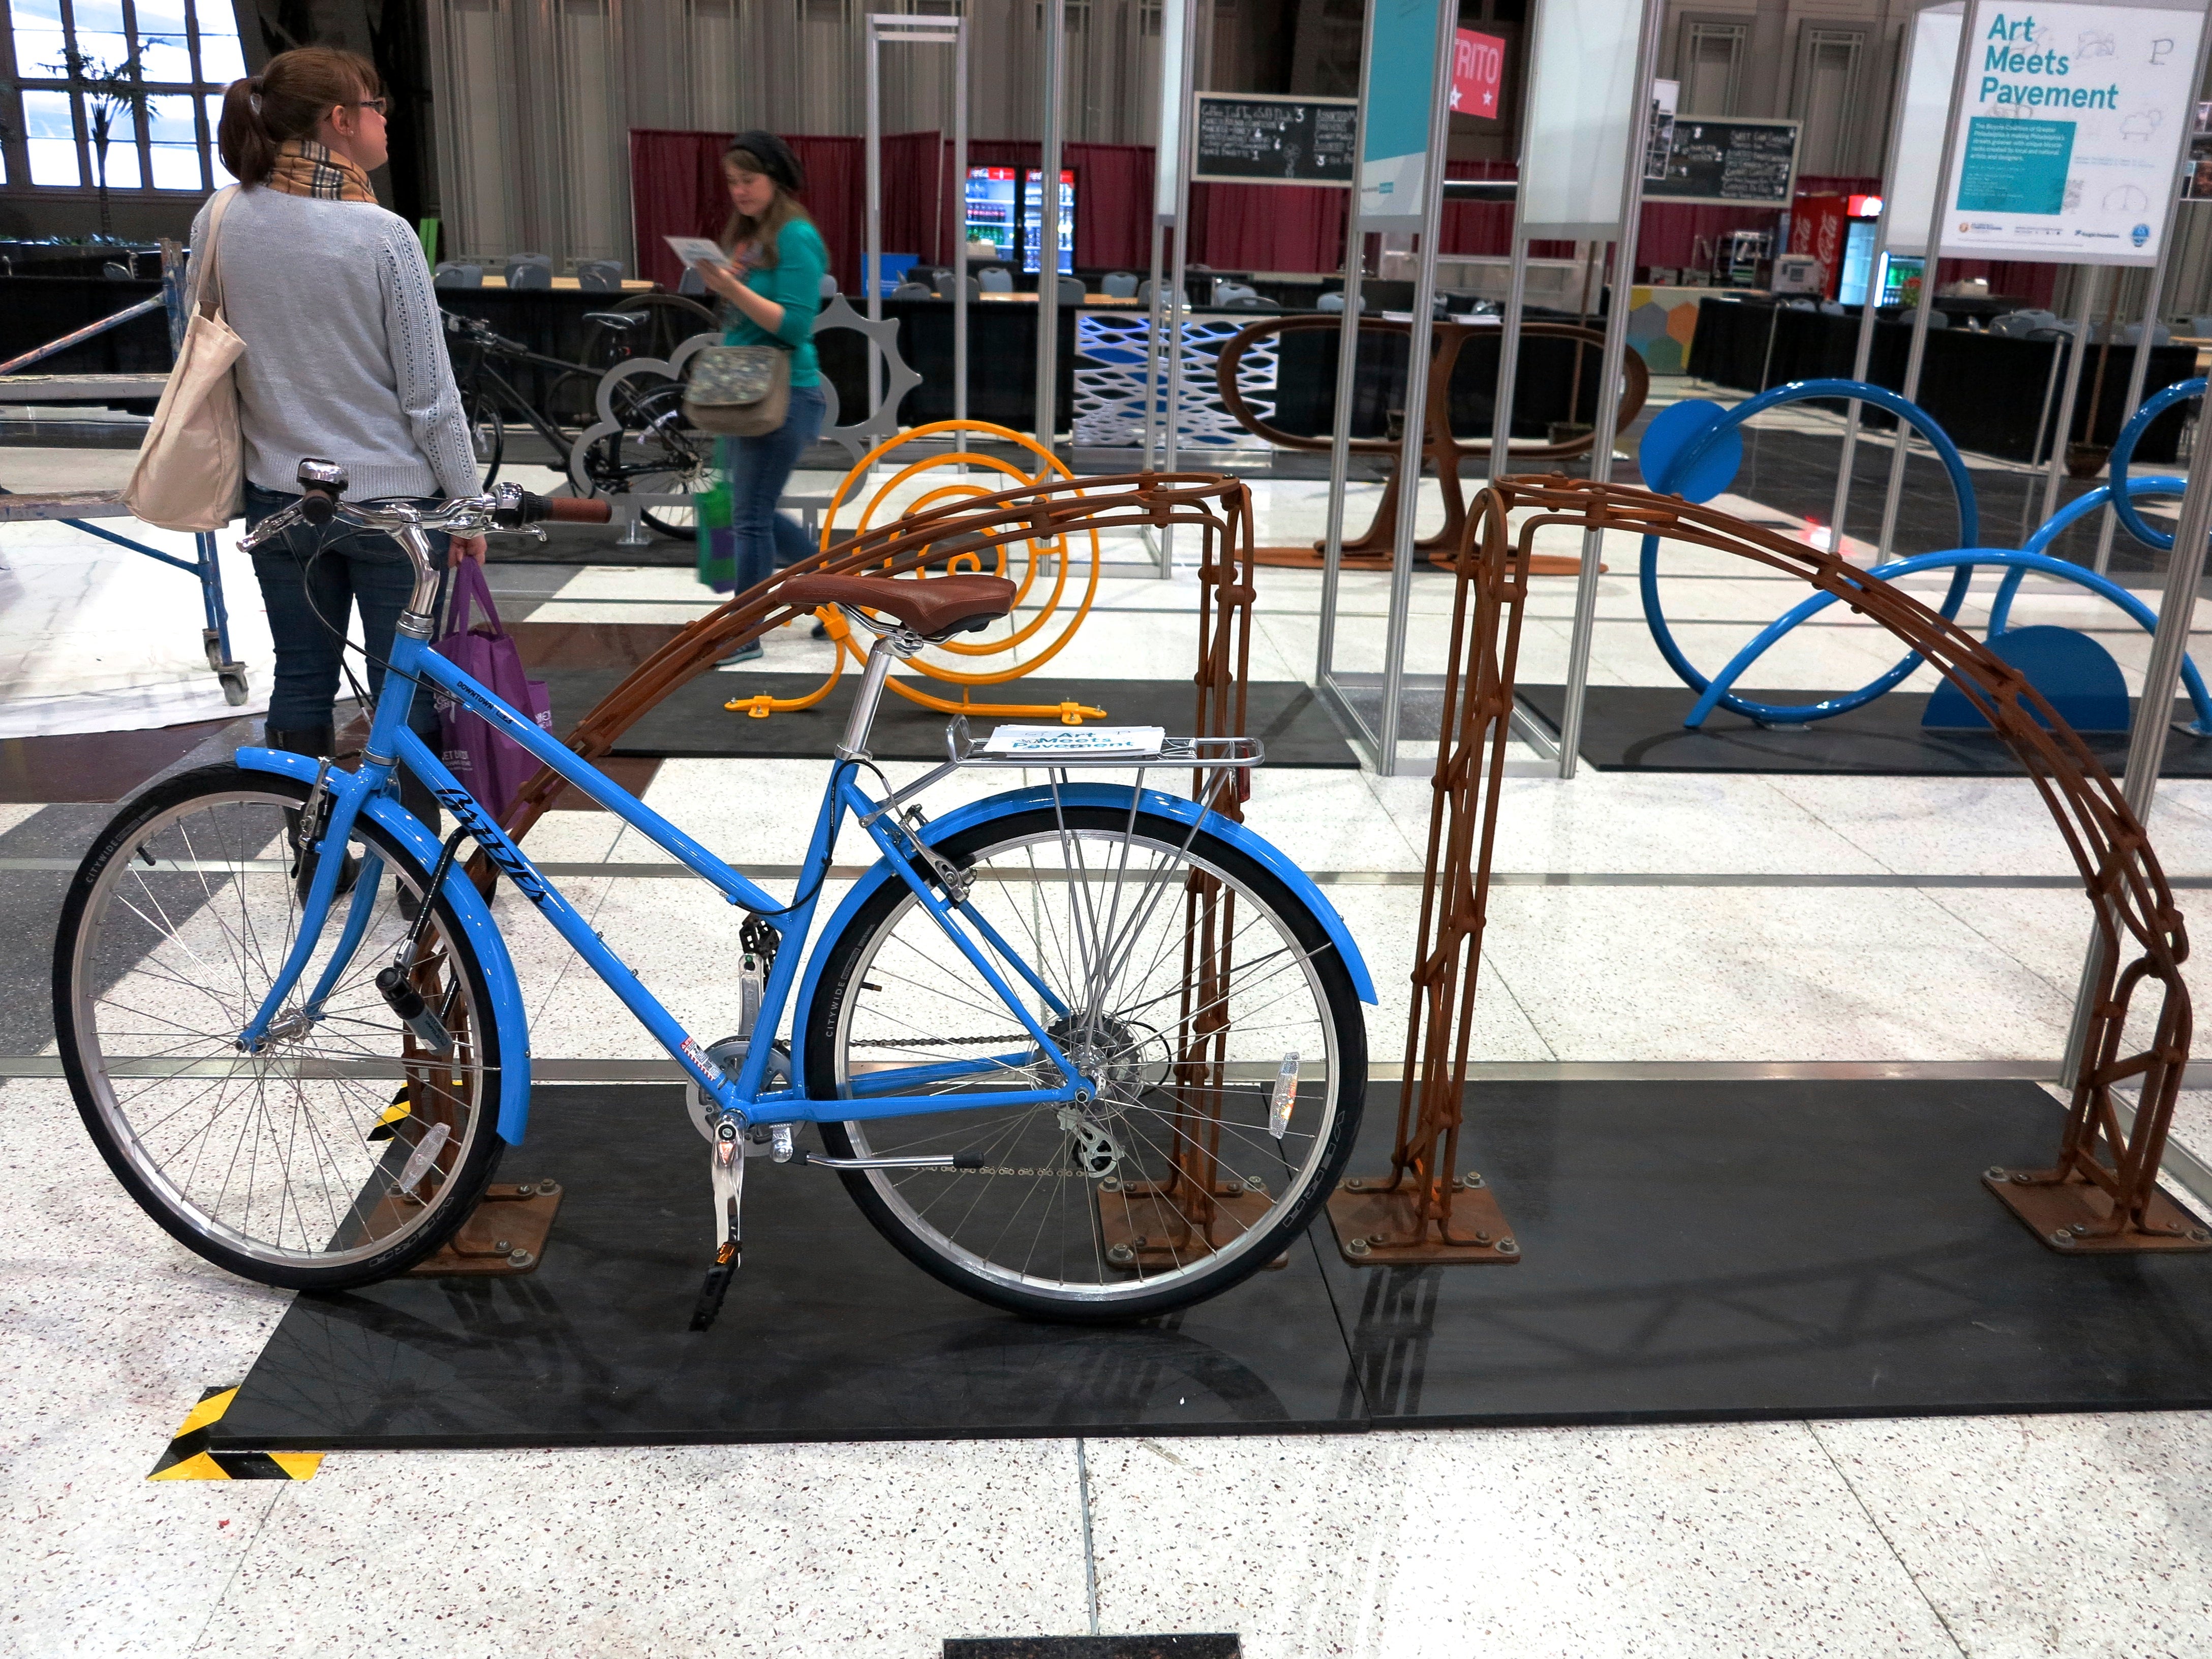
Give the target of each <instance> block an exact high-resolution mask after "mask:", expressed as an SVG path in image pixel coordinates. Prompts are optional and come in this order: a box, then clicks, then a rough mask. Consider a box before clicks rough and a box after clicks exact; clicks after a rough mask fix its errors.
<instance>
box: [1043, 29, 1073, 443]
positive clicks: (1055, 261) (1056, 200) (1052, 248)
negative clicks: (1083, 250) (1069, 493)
mask: <svg viewBox="0 0 2212 1659" xmlns="http://www.w3.org/2000/svg"><path fill="white" fill-rule="evenodd" d="M1066 76H1067V8H1066V6H1065V5H1063V4H1062V3H1060V0H1045V4H1044V143H1043V147H1042V148H1043V151H1044V153H1043V155H1042V156H1041V157H1040V158H1039V160H1040V161H1042V167H1041V168H1040V169H1039V171H1040V172H1042V174H1043V175H1044V176H1043V178H1042V179H1041V180H1040V181H1039V184H1038V186H1037V187H1038V188H1039V189H1040V190H1042V191H1043V192H1044V197H1043V199H1042V201H1040V202H1039V203H1038V204H1037V243H1038V247H1037V311H1036V319H1037V356H1036V364H1037V388H1036V435H1037V441H1038V442H1039V443H1041V444H1042V445H1043V446H1044V447H1045V448H1046V450H1047V451H1048V452H1052V453H1057V447H1058V445H1059V442H1060V104H1061V101H1062V100H1061V92H1062V87H1061V82H1063V81H1064V80H1065V79H1066Z"/></svg>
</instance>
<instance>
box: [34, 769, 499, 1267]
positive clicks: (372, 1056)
mask: <svg viewBox="0 0 2212 1659" xmlns="http://www.w3.org/2000/svg"><path fill="white" fill-rule="evenodd" d="M307 794H308V790H307V785H305V784H304V783H301V782H300V781H297V780H295V779H292V778H289V777H283V776H277V775H270V774H264V773H256V772H247V771H246V770H244V769H240V768H238V767H235V766H216V767H208V768H204V769H201V770H199V771H196V772H187V773H185V774H182V775H179V776H178V777H174V778H172V779H170V780H168V781H167V782H165V783H161V784H159V785H157V786H156V787H154V788H152V789H150V790H149V791H148V792H147V793H145V794H143V795H142V796H140V797H139V798H138V799H137V800H135V801H133V802H132V803H131V805H128V806H126V807H125V809H124V810H123V811H122V812H121V813H120V814H119V815H118V817H116V818H115V820H114V822H112V823H110V824H109V825H108V827H107V828H106V830H104V831H103V832H102V833H101V835H100V838H99V839H98V840H97V841H96V842H94V844H93V848H92V850H91V851H90V852H89V853H88V854H86V855H85V859H84V862H83V864H82V866H80V867H79V869H78V871H77V873H76V880H75V881H74V882H73V883H71V884H70V890H69V894H68V896H67V898H66V900H65V901H64V904H63V907H62V918H61V927H60V931H59V933H58V934H57V936H56V938H55V940H54V1028H55V1032H56V1034H57V1036H58V1037H59V1038H60V1041H61V1052H62V1063H63V1066H64V1070H65V1071H66V1072H67V1073H68V1075H69V1081H70V1091H71V1093H72V1094H73V1095H74V1096H75V1097H76V1104H77V1109H78V1112H79V1113H80V1114H81V1115H82V1117H83V1119H84V1123H85V1127H86V1128H87V1129H88V1131H90V1133H91V1135H92V1138H93V1140H94V1143H95V1144H96V1145H97V1146H99V1148H100V1155H101V1156H102V1157H103V1158H106V1160H107V1164H108V1167H109V1168H110V1169H111V1170H113V1171H114V1172H115V1176H116V1178H117V1179H118V1181H120V1182H122V1183H123V1185H124V1186H125V1188H127V1189H128V1190H129V1191H130V1193H131V1197H132V1198H134V1199H135V1200H137V1202H138V1204H139V1206H141V1207H142V1208H143V1209H144V1210H145V1211H146V1212H147V1213H148V1214H149V1215H151V1216H152V1217H153V1218H155V1220H156V1221H158V1222H159V1223H160V1224H161V1225H162V1226H163V1227H164V1228H166V1229H167V1231H169V1233H170V1234H171V1236H172V1237H175V1238H176V1239H177V1240H178V1241H179V1242H180V1243H183V1244H185V1246H186V1247H188V1248H189V1249H192V1250H195V1251H197V1252H198V1254H200V1255H203V1256H204V1257H206V1258H207V1259H208V1260H209V1261H213V1262H215V1263H216V1264H217V1265H218V1266H220V1267H225V1268H228V1270H229V1271H230V1272H232V1273H237V1274H240V1276H241V1277H244V1278H246V1279H257V1280H258V1281H260V1282H261V1283H263V1284H264V1285H280V1286H283V1287H286V1288H289V1289H295V1290H338V1289H343V1288H346V1287H348V1286H351V1285H363V1284H368V1283H369V1282H371V1281H372V1280H374V1279H382V1278H386V1277H388V1276H389V1275H391V1274H392V1273H398V1272H399V1271H401V1270H402V1269H403V1268H405V1267H409V1266H410V1265H411V1264H412V1263H413V1262H415V1261H417V1260H419V1259H420V1258H422V1256H424V1255H428V1253H429V1252H430V1251H431V1250H433V1249H436V1248H437V1246H438V1245H439V1244H441V1243H443V1242H444V1241H445V1239H446V1238H447V1237H448V1236H449V1235H450V1234H451V1233H452V1232H453V1230H454V1229H455V1228H456V1227H458V1226H459V1225H460V1223H461V1222H462V1221H463V1220H464V1219H465V1218H466V1217H467V1215H468V1213H469V1212H470V1210H471V1208H472V1207H473V1206H475V1204H476V1201H477V1199H478V1198H479V1197H480V1196H481V1195H482V1194H483V1188H484V1185H485V1183H486V1182H488V1181H489V1180H490V1178H491V1174H492V1170H493V1168H494V1166H495V1164H496V1162H497V1160H498V1155H499V1150H500V1142H499V1138H498V1134H497V1131H496V1127H495V1119H496V1116H497V1101H498V1078H499V1067H500V1033H499V1029H498V1024H497V1022H496V1020H495V1018H494V1016H493V1013H492V1008H491V1002H490V999H489V994H488V990H487V986H486V981H485V979H484V975H483V969H482V968H481V966H480V964H479V963H478V962H477V956H476V953H475V951H474V950H473V949H472V948H471V945H470V944H469V940H468V937H467V935H466V933H465V932H464V931H463V929H462V927H461V925H460V922H459V918H458V917H457V916H456V915H454V914H453V911H452V909H451V908H450V906H449V905H448V904H447V901H446V900H445V899H444V898H443V897H442V896H441V897H439V898H438V899H437V900H436V901H435V902H433V904H432V906H431V912H430V920H429V922H428V927H427V929H426V932H425V934H424V938H423V939H422V945H421V948H420V950H419V951H418V952H417V956H416V968H415V970H414V973H413V975H412V983H413V985H414V987H415V989H416V991H417V992H418V993H419V994H421V995H422V997H423V999H424V1001H425V1003H426V1005H427V1006H428V1008H429V1009H430V1010H431V1011H432V1012H433V1013H435V1016H436V1018H438V1020H439V1021H440V1022H441V1024H442V1025H443V1026H444V1028H445V1030H446V1031H447V1033H448V1034H449V1036H450V1039H451V1042H450V1047H448V1048H446V1049H444V1050H443V1051H437V1050H435V1049H432V1048H426V1047H425V1046H423V1044H422V1041H421V1039H420V1038H419V1037H418V1036H417V1035H416V1032H415V1030H413V1029H412V1028H410V1026H408V1025H407V1024H404V1023H403V1022H402V1021H401V1020H400V1018H398V1016H397V1015H396V1014H394V1013H393V1012H392V1010H391V1008H390V1007H389V1006H386V1002H385V1000H384V997H383V995H382V994H380V992H379V990H378V989H377V987H376V985H375V983H374V981H375V976H376V975H377V973H378V972H379V970H380V969H383V968H385V967H386V965H388V964H389V963H391V962H392V959H393V957H394V956H395V954H396V952H397V951H398V945H399V943H400V940H401V939H402V937H403V936H404V933H405V932H406V930H407V928H408V927H409V925H410V923H409V915H410V914H411V912H412V911H413V909H414V908H415V906H416V905H417V904H418V903H419V902H421V896H422V890H423V889H424V887H425V886H426V885H427V884H428V879H429V877H428V872H427V871H426V870H424V869H423V867H422V865H421V864H420V863H419V862H418V861H417V860H416V858H415V857H414V855H413V854H410V852H409V851H408V850H407V848H405V847H404V845H403V844H402V843H400V842H398V841H397V840H395V839H393V838H392V836H390V835H388V834H387V833H386V832H385V831H384V830H383V829H380V828H378V827H377V826H376V825H374V824H373V823H369V822H368V820H367V819H366V818H363V819H362V820H361V821H360V822H359V823H357V824H356V828H355V830H354V833H353V836H352V839H351V843H350V845H349V847H348V848H347V849H346V851H347V854H348V856H349V860H351V861H352V863H353V879H354V881H355V883H356V888H357V889H359V890H364V891H366V892H367V893H368V895H369V898H373V907H372V908H371V909H370V911H369V914H368V926H367V931H366V933H364V935H363V936H362V939H361V941H360V944H359V946H358V948H356V950H354V951H353V952H352V954H351V956H350V957H349V959H348V960H347V961H346V962H345V963H343V967H342V968H341V969H340V971H339V972H338V973H337V976H336V978H335V980H334V981H332V983H331V987H330V988H329V990H328V992H327V994H325V996H324V997H323V999H322V1000H321V1001H320V1003H319V1005H317V1006H313V1007H310V1006H308V1004H307V999H308V998H309V997H310V995H312V994H313V991H314V989H315V987H317V985H318V984H319V981H320V980H321V978H322V977H323V975H324V971H325V968H326V967H327V966H328V965H329V963H330V962H331V955H332V951H334V949H336V948H337V945H338V944H339V942H340V939H341V935H342V933H343V924H344V922H345V920H346V917H347V915H348V911H349V906H350V905H351V904H352V902H354V896H353V894H351V893H348V894H346V895H344V896H341V897H340V898H339V899H338V900H337V903H336V904H335V905H334V906H333V907H332V909H331V915H330V918H329V920H328V921H327V922H326V923H325V926H324V927H323V930H322V935H321V939H320V941H319V944H318V945H317V947H316V949H315V950H314V951H313V954H312V955H311V956H310V957H309V959H308V963H307V969H306V971H305V972H304V973H303V974H302V975H301V979H300V981H299V983H298V985H297V986H296V987H295V989H294V991H293V993H292V994H291V995H290V996H289V998H288V999H287V1000H286V1002H285V1004H284V1006H283V1009H282V1010H281V1011H280V1013H279V1016H278V1018H277V1019H276V1021H275V1022H274V1023H273V1024H272V1025H271V1028H270V1038H269V1040H268V1042H265V1043H264V1046H263V1048H262V1051H261V1052H260V1053H259V1054H246V1053H244V1052H243V1051H241V1050H240V1048H239V1046H238V1042H237V1039H238V1036H239V1033H240V1031H241V1030H243V1029H244V1028H245V1025H246V1021H247V1020H248V1019H250V1018H252V1015H253V1013H254V1011H255V1010H256V1009H258V1007H259V1006H260V1005H261V1003H262V1001H263V1000H264V998H265V997H266V996H267V994H268V992H269V987H270V984H271V983H272V981H273V980H274V977H275V975H276V971H277V969H278V968H279V967H280V966H281V965H282V964H283V961H284V959H285V957H286V955H287V953H288V952H289V951H290V950H291V948H292V944H293V941H294V939H295V938H296V937H297V935H298V933H299V925H300V920H301V910H300V898H299V889H300V888H301V886H303V885H304V882H302V881H301V878H300V872H299V859H298V854H296V853H295V850H294V845H293V843H294V841H295V824H296V823H297V821H298V817H299V815H300V813H301V809H302V807H303V805H305V803H306V801H307ZM328 855H329V854H325V856H328ZM403 900H404V903H405V906H406V909H405V910H404V911H403V909H402V903H403ZM363 902H369V899H368V898H365V899H364V900H363Z"/></svg>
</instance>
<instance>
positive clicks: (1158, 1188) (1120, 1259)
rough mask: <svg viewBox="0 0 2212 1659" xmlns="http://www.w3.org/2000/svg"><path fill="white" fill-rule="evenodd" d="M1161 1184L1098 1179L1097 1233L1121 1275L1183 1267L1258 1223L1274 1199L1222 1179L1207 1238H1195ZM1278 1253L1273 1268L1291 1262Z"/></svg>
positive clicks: (1181, 1208)
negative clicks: (1195, 1255)
mask: <svg viewBox="0 0 2212 1659" xmlns="http://www.w3.org/2000/svg"><path fill="white" fill-rule="evenodd" d="M1166 1190H1167V1189H1166V1188H1164V1187H1163V1186H1162V1185H1161V1184H1160V1183H1158V1182H1150V1181H1133V1182H1129V1183H1128V1184H1127V1185H1126V1186H1125V1185H1123V1184H1122V1182H1121V1181H1119V1180H1118V1179H1116V1178H1115V1177H1113V1176H1109V1177H1108V1178H1107V1179H1105V1180H1104V1181H1102V1182H1099V1183H1098V1231H1099V1235H1100V1237H1101V1238H1102V1239H1103V1242H1104V1244H1105V1247H1106V1261H1107V1265H1108V1266H1109V1267H1115V1268H1118V1269H1120V1270H1121V1272H1123V1273H1158V1272H1161V1271H1163V1270H1164V1269H1166V1268H1169V1267H1176V1266H1179V1265H1180V1264H1182V1263H1183V1262H1185V1261H1189V1260H1190V1258H1191V1256H1192V1255H1194V1254H1196V1253H1198V1252H1200V1251H1206V1252H1211V1251H1212V1250H1214V1249H1218V1248H1219V1247H1220V1246H1222V1245H1225V1244H1228V1243H1231V1242H1233V1241H1234V1240H1235V1239H1236V1238H1237V1237H1238V1236H1239V1235H1240V1234H1242V1233H1243V1232H1244V1231H1246V1230H1247V1229H1249V1228H1250V1227H1253V1226H1255V1225H1257V1224H1258V1223H1259V1221H1260V1220H1261V1218H1262V1217H1264V1216H1265V1215H1266V1214H1267V1208H1268V1206H1269V1205H1271V1204H1272V1203H1273V1202H1274V1200H1273V1199H1271V1198H1270V1197H1268V1195H1267V1194H1266V1193H1265V1192H1253V1191H1248V1190H1247V1189H1246V1188H1243V1187H1240V1186H1237V1184H1235V1183H1234V1182H1222V1183H1221V1184H1220V1185H1219V1186H1218V1187H1216V1188H1214V1194H1213V1213H1212V1219H1211V1220H1210V1221H1209V1223H1208V1224H1207V1225H1206V1233H1207V1235H1208V1237H1206V1238H1205V1239H1200V1238H1197V1237H1194V1236H1193V1232H1192V1229H1191V1225H1190V1221H1189V1219H1188V1215H1187V1212H1186V1209H1185V1206H1183V1205H1182V1203H1180V1202H1175V1201H1170V1200H1169V1199H1168V1198H1167V1197H1166V1196H1165V1194H1166ZM1290 1261H1291V1259H1290V1257H1289V1256H1288V1255H1279V1256H1277V1257H1276V1258H1275V1259H1274V1260H1273V1261H1270V1262H1269V1263H1268V1264H1267V1266H1268V1267H1269V1268H1275V1267H1288V1266H1289V1265H1290Z"/></svg>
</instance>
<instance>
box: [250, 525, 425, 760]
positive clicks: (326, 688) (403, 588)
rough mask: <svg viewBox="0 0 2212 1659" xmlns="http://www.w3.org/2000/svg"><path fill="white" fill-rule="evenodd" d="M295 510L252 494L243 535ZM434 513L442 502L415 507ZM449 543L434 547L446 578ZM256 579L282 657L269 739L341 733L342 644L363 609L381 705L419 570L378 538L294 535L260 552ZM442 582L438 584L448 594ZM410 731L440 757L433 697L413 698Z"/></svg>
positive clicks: (305, 528) (357, 533)
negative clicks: (324, 730)
mask: <svg viewBox="0 0 2212 1659" xmlns="http://www.w3.org/2000/svg"><path fill="white" fill-rule="evenodd" d="M297 500H299V497H298V496H296V495H285V494H283V493H282V492H281V491H278V490H274V489H263V488H261V486H260V485H258V484H255V483H249V484H247V485H246V528H248V529H249V530H250V529H252V527H253V526H255V525H257V524H259V523H260V522H261V521H262V520H264V519H265V518H267V517H269V515H270V513H275V512H276V511H277V509H278V508H280V507H289V506H290V505H291V504H292V503H293V502H294V501H297ZM437 504H438V501H437V498H436V497H428V498H425V499H423V500H422V501H417V502H416V505H417V506H418V507H435V506H436V505H437ZM446 539H447V538H445V537H444V536H442V535H434V536H432V537H431V538H430V546H431V551H432V554H433V556H435V558H436V559H437V561H438V562H439V565H440V567H441V571H442V568H443V566H444V563H445V558H446ZM253 574H254V575H255V577H256V578H257V579H258V580H259V581H260V583H261V601H262V603H263V604H264V605H266V606H267V607H268V610H269V632H270V636H271V638H272V639H273V640H274V641H275V642H276V675H275V683H274V684H273V685H272V686H271V687H270V693H269V729H270V730H271V731H273V732H308V731H313V730H315V729H317V728H319V727H321V726H331V725H332V724H334V723H335V720H334V717H333V715H332V713H331V705H332V704H333V703H334V702H337V695H338V678H339V672H338V663H339V656H340V653H341V651H342V649H343V647H342V645H341V643H340V642H341V641H342V640H343V637H344V634H345V629H346V623H347V619H348V616H349V612H350V611H352V610H353V608H354V607H355V606H356V605H358V606H359V607H360V608H361V632H362V643H363V644H365V645H366V646H367V647H368V694H369V696H370V697H371V698H372V699H374V697H375V696H377V694H378V693H379V692H380V690H382V689H383V685H384V665H385V661H386V659H387V658H389V657H390V656H391V654H392V635H393V633H394V631H395V630H396V629H398V625H399V617H400V613H401V612H402V611H405V610H406V609H407V600H408V599H409V597H410V595H411V594H412V593H413V592H414V591H415V568H414V567H413V566H412V565H411V564H410V563H409V562H408V561H407V555H406V552H405V551H404V550H403V549H402V548H401V547H400V545H399V544H398V542H395V541H393V540H392V538H391V537H389V536H385V535H380V534H378V533H377V532H374V531H369V530H348V531H343V532H341V531H337V530H336V529H335V527H333V528H332V529H331V530H318V529H316V528H315V527H314V526H313V525H304V524H302V525H295V526H292V528H291V529H289V530H288V531H286V532H284V534H283V536H282V537H281V538H278V539H277V540H276V541H273V542H264V543H263V544H261V545H260V546H259V547H257V548H255V549H254V550H253ZM444 580H445V579H444V577H443V575H442V574H441V576H440V578H439V582H440V586H441V590H442V588H443V586H444ZM326 623H327V624H328V625H327V626H325V624H326ZM363 712H367V711H363ZM407 723H408V725H410V726H412V727H413V728H414V729H415V731H416V732H417V733H418V734H419V735H420V736H422V738H423V739H424V740H425V741H427V742H428V744H429V745H430V747H431V749H432V750H434V751H435V750H436V749H437V747H438V711H437V705H436V704H435V702H433V701H432V699H431V696H430V690H429V688H428V687H427V686H419V687H417V688H416V692H415V702H414V706H413V708H410V710H409V711H408V719H407Z"/></svg>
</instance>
